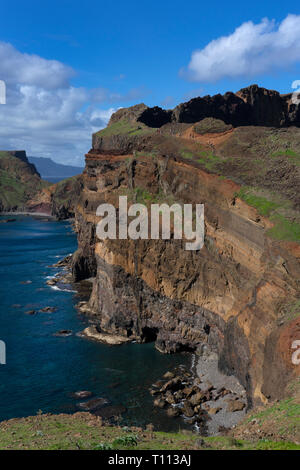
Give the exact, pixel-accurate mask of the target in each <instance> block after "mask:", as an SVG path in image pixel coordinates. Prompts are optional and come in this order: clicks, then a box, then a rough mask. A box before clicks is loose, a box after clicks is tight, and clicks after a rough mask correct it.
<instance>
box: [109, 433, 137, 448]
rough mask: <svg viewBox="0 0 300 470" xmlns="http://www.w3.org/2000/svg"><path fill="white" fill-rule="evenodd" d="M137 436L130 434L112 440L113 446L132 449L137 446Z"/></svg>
mask: <svg viewBox="0 0 300 470" xmlns="http://www.w3.org/2000/svg"><path fill="white" fill-rule="evenodd" d="M137 441H138V436H137V435H136V434H132V435H131V436H122V437H119V438H117V439H115V440H114V442H113V445H115V446H124V447H133V446H137Z"/></svg>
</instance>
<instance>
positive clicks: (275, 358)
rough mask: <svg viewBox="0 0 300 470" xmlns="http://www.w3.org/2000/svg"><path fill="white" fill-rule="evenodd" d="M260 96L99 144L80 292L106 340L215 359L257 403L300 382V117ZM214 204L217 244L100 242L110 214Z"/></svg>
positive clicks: (130, 118) (90, 159)
mask: <svg viewBox="0 0 300 470" xmlns="http://www.w3.org/2000/svg"><path fill="white" fill-rule="evenodd" d="M290 100H291V97H290V96H281V95H279V93H277V92H275V91H270V90H264V89H260V88H258V87H257V86H256V85H254V86H251V87H249V88H247V89H244V90H241V91H240V92H238V93H236V94H233V93H226V94H225V95H224V96H221V95H216V96H215V97H204V98H196V99H194V100H191V101H190V102H188V103H184V104H182V105H179V106H177V107H176V108H175V109H174V110H173V111H164V110H162V109H160V108H157V107H155V108H148V107H146V106H145V105H143V104H142V105H137V106H134V107H132V108H128V109H121V110H119V111H117V112H116V113H115V114H114V115H113V116H112V118H111V120H110V122H109V125H108V126H107V128H106V129H104V130H102V131H99V132H97V133H96V134H94V136H93V147H92V149H91V150H90V151H89V153H88V154H87V155H86V167H85V170H84V172H83V176H82V184H83V188H82V191H81V194H80V198H79V202H78V205H77V208H76V228H77V232H78V243H79V248H78V251H77V252H76V254H75V256H74V258H73V275H74V278H75V280H81V279H85V278H87V277H92V276H95V281H94V284H93V291H92V295H91V298H90V300H89V303H88V305H87V306H86V311H87V312H89V313H90V314H92V315H94V317H95V319H96V320H97V322H98V326H99V328H101V330H102V331H107V332H112V333H115V334H121V335H123V336H126V337H129V338H131V339H135V340H137V341H140V342H145V341H155V344H156V347H157V348H158V349H159V350H160V351H161V352H165V353H170V352H175V351H182V350H188V351H198V352H199V353H201V351H202V350H203V348H206V349H211V350H212V351H215V352H217V353H218V354H219V367H220V368H221V369H222V370H223V371H225V372H227V373H233V374H234V375H236V376H237V377H238V378H239V380H240V381H241V383H242V384H243V385H244V386H245V388H246V390H247V396H248V403H249V405H250V406H251V404H252V403H253V402H255V403H261V402H263V403H266V402H267V401H268V400H273V399H276V398H281V397H282V396H284V395H285V393H286V386H287V384H288V383H289V382H290V381H291V380H293V378H294V377H296V376H297V375H299V366H297V365H294V364H293V363H292V360H291V357H292V353H293V350H292V342H293V341H294V340H296V339H299V334H300V316H299V287H300V285H299V281H300V264H299V259H300V245H299V240H300V214H299V202H300V201H299V182H300V178H299V176H300V175H299V171H300V170H299V163H300V129H299V128H298V127H295V126H298V125H299V109H298V107H297V106H295V105H293V104H291V101H290ZM120 195H127V196H128V200H129V203H130V202H142V203H144V204H146V205H148V206H149V205H150V204H151V203H154V202H157V203H162V202H168V203H170V204H172V203H173V202H178V203H180V204H184V203H193V204H196V203H204V206H205V232H206V233H205V245H204V247H203V248H202V249H201V250H200V251H186V250H185V248H184V241H182V240H174V239H171V240H105V241H102V240H99V239H98V238H97V237H96V235H95V228H96V223H97V221H98V220H99V219H98V218H97V217H96V215H95V214H96V209H97V207H98V205H99V204H101V203H103V202H110V203H112V204H114V205H115V206H116V207H117V206H118V198H119V196H120Z"/></svg>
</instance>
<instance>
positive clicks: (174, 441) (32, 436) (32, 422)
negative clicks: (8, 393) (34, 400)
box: [0, 413, 300, 451]
mask: <svg viewBox="0 0 300 470" xmlns="http://www.w3.org/2000/svg"><path fill="white" fill-rule="evenodd" d="M0 449H1V450H3V449H27V450H29V449H47V450H69V449H75V450H76V449H77V450H96V451H97V450H98V451H101V450H135V449H137V450H178V449H182V450H192V449H198V450H216V449H218V450H219V449H224V450H225V449H233V450H246V449H247V450H248V449H260V450H262V449H263V450H291V449H300V446H299V445H297V444H295V443H293V442H292V441H289V440H285V441H278V442H277V441H275V440H274V441H272V440H266V439H262V440H257V441H255V442H253V441H245V440H242V439H235V438H233V437H230V436H228V437H227V436H217V437H208V438H202V437H201V438H200V436H199V435H198V434H195V433H192V432H189V431H183V432H178V433H170V432H152V431H147V430H143V429H141V428H132V429H130V428H127V427H124V428H122V427H120V426H118V427H117V426H115V427H113V426H104V425H102V423H101V420H99V419H98V418H96V417H95V416H92V415H90V414H89V413H76V414H75V415H57V416H55V415H41V414H40V415H38V416H34V417H29V418H21V419H14V420H10V421H6V422H3V423H0Z"/></svg>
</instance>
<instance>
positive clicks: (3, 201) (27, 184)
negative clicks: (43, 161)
mask: <svg viewBox="0 0 300 470" xmlns="http://www.w3.org/2000/svg"><path fill="white" fill-rule="evenodd" d="M48 185H49V183H47V182H45V181H42V180H41V179H40V177H39V176H38V175H37V174H36V173H35V172H34V171H33V170H32V169H31V168H30V167H29V166H28V165H27V164H26V163H25V162H23V161H22V160H20V159H19V158H16V157H13V156H12V155H10V154H9V153H6V152H0V207H1V206H2V208H3V210H13V209H14V210H16V209H20V210H22V209H24V207H25V204H26V202H27V201H28V200H29V199H30V198H31V197H32V196H33V195H34V194H36V193H37V191H39V190H40V189H42V188H43V187H46V186H48Z"/></svg>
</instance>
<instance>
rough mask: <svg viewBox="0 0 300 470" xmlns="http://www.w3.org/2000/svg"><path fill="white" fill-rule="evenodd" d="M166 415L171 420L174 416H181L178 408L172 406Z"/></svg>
mask: <svg viewBox="0 0 300 470" xmlns="http://www.w3.org/2000/svg"><path fill="white" fill-rule="evenodd" d="M167 415H168V416H170V417H171V418H175V417H176V416H180V415H181V410H180V408H178V407H175V406H172V407H171V408H168V409H167Z"/></svg>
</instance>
